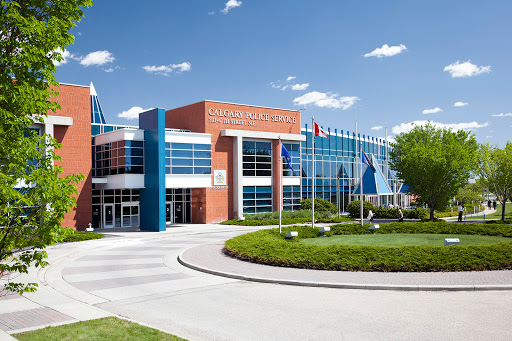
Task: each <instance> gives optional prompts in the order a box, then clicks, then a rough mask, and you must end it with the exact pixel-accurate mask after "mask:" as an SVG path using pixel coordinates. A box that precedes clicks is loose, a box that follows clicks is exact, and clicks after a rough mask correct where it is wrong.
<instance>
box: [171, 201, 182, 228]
mask: <svg viewBox="0 0 512 341" xmlns="http://www.w3.org/2000/svg"><path fill="white" fill-rule="evenodd" d="M184 213H185V212H183V203H181V202H175V203H174V221H173V223H174V224H182V223H183V217H184Z"/></svg>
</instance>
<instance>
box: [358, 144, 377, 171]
mask: <svg viewBox="0 0 512 341" xmlns="http://www.w3.org/2000/svg"><path fill="white" fill-rule="evenodd" d="M361 151H362V153H361V161H362V162H363V163H364V164H365V165H367V166H369V167H370V168H371V169H372V170H373V171H374V172H375V171H376V170H375V167H374V166H373V163H372V162H371V161H370V159H369V158H368V156H367V155H366V153H365V152H364V150H362V149H361Z"/></svg>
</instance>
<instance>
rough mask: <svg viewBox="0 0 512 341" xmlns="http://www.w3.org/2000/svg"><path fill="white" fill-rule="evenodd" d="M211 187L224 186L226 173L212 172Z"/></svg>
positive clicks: (221, 171)
mask: <svg viewBox="0 0 512 341" xmlns="http://www.w3.org/2000/svg"><path fill="white" fill-rule="evenodd" d="M213 185H214V186H226V171H225V170H214V171H213Z"/></svg>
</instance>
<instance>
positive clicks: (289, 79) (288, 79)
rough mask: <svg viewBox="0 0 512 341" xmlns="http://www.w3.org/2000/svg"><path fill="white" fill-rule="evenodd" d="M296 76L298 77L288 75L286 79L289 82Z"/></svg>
mask: <svg viewBox="0 0 512 341" xmlns="http://www.w3.org/2000/svg"><path fill="white" fill-rule="evenodd" d="M295 78H297V77H295V76H288V77H287V78H286V81H287V82H289V81H292V80H294V79H295Z"/></svg>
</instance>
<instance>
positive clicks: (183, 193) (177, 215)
mask: <svg viewBox="0 0 512 341" xmlns="http://www.w3.org/2000/svg"><path fill="white" fill-rule="evenodd" d="M166 199H167V201H166V203H165V222H166V223H167V224H185V223H191V222H192V219H191V216H192V214H191V213H192V205H191V200H190V189H189V188H176V189H171V188H168V189H167V190H166Z"/></svg>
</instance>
